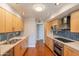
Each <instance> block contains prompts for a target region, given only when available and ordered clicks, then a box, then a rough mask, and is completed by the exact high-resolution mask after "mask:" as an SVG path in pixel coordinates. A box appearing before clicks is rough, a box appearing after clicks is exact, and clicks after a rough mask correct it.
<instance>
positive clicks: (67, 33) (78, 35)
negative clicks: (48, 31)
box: [53, 29, 79, 40]
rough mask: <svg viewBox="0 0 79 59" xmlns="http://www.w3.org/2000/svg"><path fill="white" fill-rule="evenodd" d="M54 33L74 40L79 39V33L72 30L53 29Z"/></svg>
mask: <svg viewBox="0 0 79 59" xmlns="http://www.w3.org/2000/svg"><path fill="white" fill-rule="evenodd" d="M53 33H54V35H58V36H63V37H67V38H70V39H72V40H79V33H75V32H70V31H69V30H66V29H64V30H61V31H58V32H57V31H53Z"/></svg>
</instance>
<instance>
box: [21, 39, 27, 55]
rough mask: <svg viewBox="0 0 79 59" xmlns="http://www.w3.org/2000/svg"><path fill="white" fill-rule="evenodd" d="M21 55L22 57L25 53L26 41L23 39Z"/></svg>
mask: <svg viewBox="0 0 79 59" xmlns="http://www.w3.org/2000/svg"><path fill="white" fill-rule="evenodd" d="M21 48H22V49H21V54H22V55H23V54H24V52H25V51H26V48H27V47H26V39H24V40H23V41H22V42H21Z"/></svg>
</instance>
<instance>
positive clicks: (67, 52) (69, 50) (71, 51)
mask: <svg viewBox="0 0 79 59" xmlns="http://www.w3.org/2000/svg"><path fill="white" fill-rule="evenodd" d="M64 56H79V51H77V50H75V49H73V48H71V47H69V46H66V45H65V46H64Z"/></svg>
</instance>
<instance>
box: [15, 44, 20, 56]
mask: <svg viewBox="0 0 79 59" xmlns="http://www.w3.org/2000/svg"><path fill="white" fill-rule="evenodd" d="M14 55H15V56H21V43H19V44H17V45H16V46H15V47H14Z"/></svg>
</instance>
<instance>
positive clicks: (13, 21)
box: [0, 8, 23, 33]
mask: <svg viewBox="0 0 79 59" xmlns="http://www.w3.org/2000/svg"><path fill="white" fill-rule="evenodd" d="M22 30H23V20H21V18H20V17H17V16H16V15H14V14H12V13H10V12H8V11H7V10H5V9H3V8H0V33H5V32H15V31H22Z"/></svg>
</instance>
